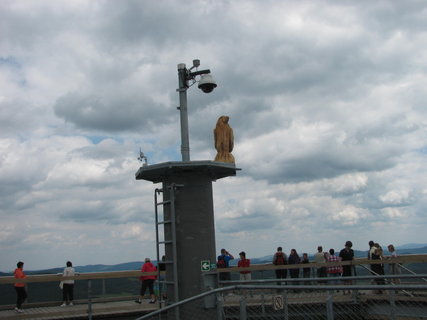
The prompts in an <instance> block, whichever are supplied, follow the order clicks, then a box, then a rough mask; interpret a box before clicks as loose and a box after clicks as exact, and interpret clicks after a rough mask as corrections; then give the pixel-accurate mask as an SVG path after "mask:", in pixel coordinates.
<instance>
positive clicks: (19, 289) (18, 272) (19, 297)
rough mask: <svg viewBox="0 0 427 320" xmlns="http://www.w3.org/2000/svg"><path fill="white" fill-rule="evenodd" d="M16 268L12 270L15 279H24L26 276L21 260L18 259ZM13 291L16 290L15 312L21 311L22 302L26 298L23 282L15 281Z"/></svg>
mask: <svg viewBox="0 0 427 320" xmlns="http://www.w3.org/2000/svg"><path fill="white" fill-rule="evenodd" d="M16 267H17V268H16V269H15V272H14V276H15V278H16V279H25V278H26V277H27V276H26V275H25V273H24V270H23V269H24V263H23V262H22V261H19V262H18V263H17V264H16ZM15 291H16V307H15V311H16V312H19V313H21V312H23V311H22V308H21V307H22V303H23V302H24V301H25V299H27V292H26V291H25V283H19V282H17V283H15Z"/></svg>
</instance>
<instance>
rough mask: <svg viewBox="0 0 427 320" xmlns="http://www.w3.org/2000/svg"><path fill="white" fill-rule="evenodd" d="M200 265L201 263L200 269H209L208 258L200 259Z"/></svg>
mask: <svg viewBox="0 0 427 320" xmlns="http://www.w3.org/2000/svg"><path fill="white" fill-rule="evenodd" d="M200 265H201V268H202V271H211V262H210V260H203V261H200Z"/></svg>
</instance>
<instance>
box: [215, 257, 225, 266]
mask: <svg viewBox="0 0 427 320" xmlns="http://www.w3.org/2000/svg"><path fill="white" fill-rule="evenodd" d="M216 267H217V268H227V265H226V263H225V260H224V257H222V256H220V257H218V262H217V263H216Z"/></svg>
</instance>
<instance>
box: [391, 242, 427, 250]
mask: <svg viewBox="0 0 427 320" xmlns="http://www.w3.org/2000/svg"><path fill="white" fill-rule="evenodd" d="M425 247H427V243H407V244H404V245H401V246H397V247H396V250H402V249H420V248H425Z"/></svg>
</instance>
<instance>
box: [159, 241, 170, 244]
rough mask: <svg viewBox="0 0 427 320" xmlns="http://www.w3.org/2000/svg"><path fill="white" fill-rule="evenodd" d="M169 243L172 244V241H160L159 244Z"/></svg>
mask: <svg viewBox="0 0 427 320" xmlns="http://www.w3.org/2000/svg"><path fill="white" fill-rule="evenodd" d="M169 243H172V241H170V240H169V241H159V244H169Z"/></svg>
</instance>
